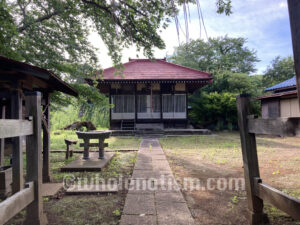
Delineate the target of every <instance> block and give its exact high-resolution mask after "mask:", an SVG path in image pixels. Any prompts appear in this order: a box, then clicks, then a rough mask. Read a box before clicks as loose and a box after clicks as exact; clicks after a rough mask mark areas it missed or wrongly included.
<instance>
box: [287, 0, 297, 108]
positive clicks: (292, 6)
mask: <svg viewBox="0 0 300 225" xmlns="http://www.w3.org/2000/svg"><path fill="white" fill-rule="evenodd" d="M288 8H289V15H290V25H291V33H292V43H293V52H294V63H295V72H296V81H297V89H298V97H299V96H300V1H299V0H288ZM298 101H299V103H300V98H298ZM299 107H300V104H299Z"/></svg>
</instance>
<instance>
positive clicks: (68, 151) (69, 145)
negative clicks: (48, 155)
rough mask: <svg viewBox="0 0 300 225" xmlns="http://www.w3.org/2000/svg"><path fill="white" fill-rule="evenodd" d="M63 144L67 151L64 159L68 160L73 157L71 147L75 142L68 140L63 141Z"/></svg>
mask: <svg viewBox="0 0 300 225" xmlns="http://www.w3.org/2000/svg"><path fill="white" fill-rule="evenodd" d="M65 143H66V145H67V151H66V159H68V158H69V157H72V156H73V148H72V146H73V145H76V144H77V141H76V140H70V139H65Z"/></svg>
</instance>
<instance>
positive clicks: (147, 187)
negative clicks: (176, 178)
mask: <svg viewBox="0 0 300 225" xmlns="http://www.w3.org/2000/svg"><path fill="white" fill-rule="evenodd" d="M155 191H156V185H155V183H153V182H152V180H149V179H137V180H131V181H130V184H129V186H128V193H129V194H151V193H152V194H154V192H155Z"/></svg>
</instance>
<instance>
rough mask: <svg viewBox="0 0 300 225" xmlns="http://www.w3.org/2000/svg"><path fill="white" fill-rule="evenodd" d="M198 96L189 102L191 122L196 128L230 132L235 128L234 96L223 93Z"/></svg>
mask: <svg viewBox="0 0 300 225" xmlns="http://www.w3.org/2000/svg"><path fill="white" fill-rule="evenodd" d="M198 94H199V95H200V96H198V97H197V98H193V99H191V101H190V104H191V106H192V109H193V110H192V111H191V112H190V114H189V117H190V119H191V122H192V123H193V124H194V125H195V126H196V127H200V128H203V127H206V128H210V129H216V130H222V129H225V128H228V129H230V130H232V129H234V128H237V109H236V94H234V93H229V92H223V93H217V92H211V93H206V92H202V93H198Z"/></svg>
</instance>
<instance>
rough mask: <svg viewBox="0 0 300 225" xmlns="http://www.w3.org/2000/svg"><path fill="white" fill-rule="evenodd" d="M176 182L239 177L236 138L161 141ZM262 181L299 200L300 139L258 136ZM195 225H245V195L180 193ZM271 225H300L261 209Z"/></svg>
mask: <svg viewBox="0 0 300 225" xmlns="http://www.w3.org/2000/svg"><path fill="white" fill-rule="evenodd" d="M160 143H161V145H162V147H163V149H164V151H165V153H166V155H167V157H168V160H169V162H170V165H171V167H172V170H173V173H174V175H175V177H176V178H177V179H178V180H179V181H181V180H182V179H183V178H184V177H191V178H198V179H200V180H201V181H205V180H207V179H208V178H231V177H233V178H243V168H242V154H241V145H240V138H239V133H237V132H222V133H217V134H216V135H211V136H185V137H166V138H161V139H160ZM257 146H258V158H259V165H260V173H261V178H262V179H263V181H264V182H265V183H267V184H270V185H271V186H274V187H276V188H278V189H280V190H282V191H283V192H286V193H288V194H290V195H292V196H294V197H297V198H300V138H279V137H267V136H259V137H257ZM184 195H185V198H186V200H187V202H188V205H189V207H190V209H191V212H192V214H193V215H194V216H195V218H196V222H197V223H198V224H247V221H248V220H247V211H246V209H247V202H246V193H245V191H234V190H233V191H229V190H225V191H218V190H210V191H209V190H207V189H206V190H200V191H199V190H198V191H195V190H194V191H193V190H191V191H184ZM265 211H266V212H267V213H268V215H269V218H270V220H271V224H278V225H279V224H300V221H294V220H293V219H292V218H290V217H289V216H287V215H286V214H284V213H282V212H281V211H279V210H277V209H275V208H274V207H271V206H270V205H268V204H266V205H265Z"/></svg>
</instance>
